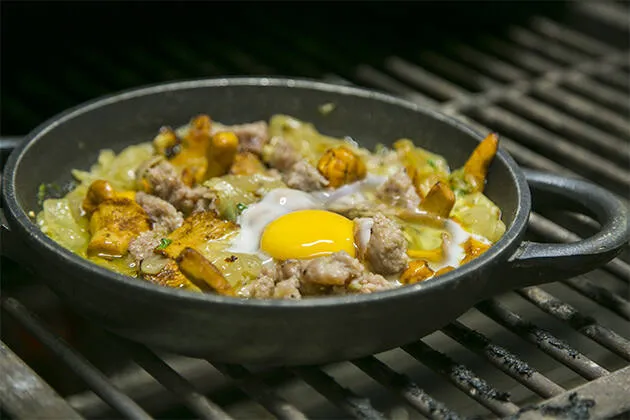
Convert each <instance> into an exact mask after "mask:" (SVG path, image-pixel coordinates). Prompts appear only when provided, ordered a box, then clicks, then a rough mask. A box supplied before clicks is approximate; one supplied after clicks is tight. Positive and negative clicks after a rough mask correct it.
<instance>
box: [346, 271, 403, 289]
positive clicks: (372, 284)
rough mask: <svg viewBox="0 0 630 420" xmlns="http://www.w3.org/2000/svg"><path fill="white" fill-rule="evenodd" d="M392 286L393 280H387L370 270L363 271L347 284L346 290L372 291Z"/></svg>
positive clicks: (393, 285) (393, 284)
mask: <svg viewBox="0 0 630 420" xmlns="http://www.w3.org/2000/svg"><path fill="white" fill-rule="evenodd" d="M394 287H395V283H394V282H392V281H389V280H387V279H386V278H385V277H383V276H381V275H380V274H374V273H370V272H365V273H363V274H362V275H361V276H359V277H357V278H356V279H354V280H352V281H350V284H348V290H350V291H352V292H355V293H374V292H379V291H381V290H387V289H392V288H394Z"/></svg>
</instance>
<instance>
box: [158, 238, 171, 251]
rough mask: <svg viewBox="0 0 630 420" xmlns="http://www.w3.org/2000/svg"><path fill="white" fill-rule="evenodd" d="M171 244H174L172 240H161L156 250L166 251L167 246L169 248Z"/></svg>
mask: <svg viewBox="0 0 630 420" xmlns="http://www.w3.org/2000/svg"><path fill="white" fill-rule="evenodd" d="M171 242H173V241H172V240H171V239H168V238H162V239H160V244H159V245H158V246H157V247H156V248H155V249H156V250H159V249H164V248H166V247H167V246H169V245H170V244H171Z"/></svg>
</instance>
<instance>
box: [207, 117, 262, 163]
mask: <svg viewBox="0 0 630 420" xmlns="http://www.w3.org/2000/svg"><path fill="white" fill-rule="evenodd" d="M268 129H269V127H268V126H267V122H265V121H255V122H252V123H247V124H238V125H229V126H222V125H219V124H215V125H214V126H213V129H212V131H213V134H214V132H218V131H231V132H233V133H234V134H236V137H238V143H239V151H241V152H251V153H255V154H257V155H259V156H260V155H261V153H262V149H263V146H264V145H265V144H266V143H267V142H268V141H269V132H268Z"/></svg>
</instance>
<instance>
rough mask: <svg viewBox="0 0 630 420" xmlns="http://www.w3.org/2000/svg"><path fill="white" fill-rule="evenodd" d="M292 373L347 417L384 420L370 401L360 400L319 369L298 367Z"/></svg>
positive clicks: (363, 419)
mask: <svg viewBox="0 0 630 420" xmlns="http://www.w3.org/2000/svg"><path fill="white" fill-rule="evenodd" d="M293 371H294V372H295V374H296V375H298V376H299V377H300V378H302V379H303V380H304V382H306V383H307V384H309V385H310V386H311V387H312V388H313V389H315V390H316V391H317V392H319V393H320V394H322V395H323V396H325V397H326V398H328V399H329V400H330V401H332V402H333V403H335V404H336V405H337V406H338V407H339V408H341V409H342V410H344V411H345V412H346V413H348V414H349V415H351V416H353V417H355V418H358V419H362V420H370V419H385V417H384V416H383V414H381V413H380V412H378V411H377V410H376V409H374V407H372V404H371V403H370V400H368V399H367V398H361V397H359V396H357V395H355V394H354V393H353V392H352V391H350V390H348V389H346V388H344V387H342V386H341V385H339V384H338V383H337V382H336V381H335V380H334V379H332V378H331V377H330V376H328V375H327V374H326V373H324V372H322V371H321V370H320V369H318V368H315V367H299V368H294V369H293Z"/></svg>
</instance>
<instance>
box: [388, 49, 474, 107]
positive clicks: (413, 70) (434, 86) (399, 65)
mask: <svg viewBox="0 0 630 420" xmlns="http://www.w3.org/2000/svg"><path fill="white" fill-rule="evenodd" d="M384 65H385V68H386V69H387V70H388V71H389V72H391V73H392V74H394V75H396V77H399V78H400V79H401V80H404V81H405V82H407V83H408V84H409V85H411V86H415V87H419V88H420V89H424V90H426V91H428V92H430V94H431V95H432V96H435V97H437V98H439V99H442V100H446V99H454V98H459V97H461V98H464V97H467V96H468V94H469V93H468V92H466V91H465V90H463V89H462V88H460V87H459V86H457V85H455V84H453V83H451V82H449V81H447V80H444V79H442V78H441V77H438V76H436V75H434V74H433V73H430V72H428V71H426V70H425V69H423V68H422V67H420V66H417V65H415V64H411V63H409V62H408V61H406V60H403V59H402V58H400V57H395V56H394V57H389V58H387V59H385V64H384ZM408 90H409V89H408Z"/></svg>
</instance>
